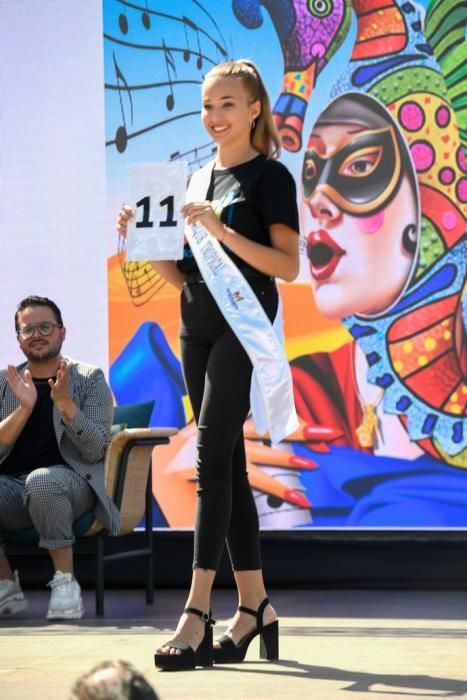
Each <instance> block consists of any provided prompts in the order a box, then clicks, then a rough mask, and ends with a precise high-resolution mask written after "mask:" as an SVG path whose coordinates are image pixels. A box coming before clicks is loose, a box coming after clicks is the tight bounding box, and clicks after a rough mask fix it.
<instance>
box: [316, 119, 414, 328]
mask: <svg viewBox="0 0 467 700" xmlns="http://www.w3.org/2000/svg"><path fill="white" fill-rule="evenodd" d="M332 156H335V157H334V158H331V157H332ZM393 161H394V162H393ZM397 164H399V166H400V155H399V154H398V146H397V143H396V141H395V137H394V131H393V128H392V127H389V128H388V129H381V130H377V129H376V130H375V129H373V130H372V129H370V128H368V127H365V126H363V125H361V124H348V123H346V124H339V123H336V124H322V125H317V126H316V127H315V129H314V130H313V133H312V135H311V137H310V140H309V142H308V147H307V151H306V154H305V159H304V167H303V174H302V185H303V199H304V202H305V204H306V209H307V214H306V225H307V230H308V231H309V232H308V234H307V254H308V258H309V266H310V273H311V284H312V287H313V291H314V295H315V299H316V303H317V306H318V308H319V310H320V312H321V313H322V314H323V315H324V316H327V317H329V318H344V317H345V316H349V315H351V314H364V315H374V314H379V313H381V312H382V311H384V310H385V309H387V308H388V307H390V306H391V305H392V304H393V303H394V302H395V301H396V300H397V298H398V297H399V295H400V294H401V292H402V291H403V289H404V287H405V285H406V282H407V280H408V278H409V276H410V271H411V268H412V265H413V260H414V256H413V253H409V252H407V250H406V248H405V247H404V246H403V243H402V240H403V232H404V229H407V227H409V226H410V229H408V230H409V231H410V236H411V240H413V238H414V236H415V234H416V231H417V228H418V221H417V211H418V210H417V200H416V193H415V192H414V191H413V187H412V185H411V182H410V180H409V177H408V175H407V174H403V175H402V177H401V179H400V183H399V184H398V185H397V182H396V180H397V177H396V176H395V175H394V173H395V171H396V165H397ZM391 188H393V189H396V190H397V191H396V194H395V196H394V197H392V199H391V197H390V192H391ZM388 193H389V195H388ZM385 198H387V199H388V203H387V204H386V203H385ZM375 210H376V212H375ZM406 235H408V234H407V233H406Z"/></svg>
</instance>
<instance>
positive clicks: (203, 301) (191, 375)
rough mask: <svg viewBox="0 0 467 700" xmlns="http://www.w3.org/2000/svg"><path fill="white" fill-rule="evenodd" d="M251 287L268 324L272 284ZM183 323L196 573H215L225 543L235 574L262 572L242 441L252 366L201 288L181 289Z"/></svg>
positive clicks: (262, 281)
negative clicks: (193, 450)
mask: <svg viewBox="0 0 467 700" xmlns="http://www.w3.org/2000/svg"><path fill="white" fill-rule="evenodd" d="M248 282H249V284H250V286H251V287H252V289H253V291H254V292H255V294H256V295H257V297H258V299H259V301H260V303H261V304H262V306H263V308H264V310H265V311H266V314H267V315H268V317H269V319H270V320H271V321H273V320H274V317H275V315H276V312H277V304H278V294H277V289H276V285H275V283H274V280H272V279H270V278H262V277H261V278H260V277H251V278H248ZM181 316H182V327H181V336H180V340H181V355H182V364H183V371H184V375H185V381H186V385H187V389H188V395H189V397H190V401H191V404H192V408H193V413H194V416H195V419H196V423H197V426H198V442H197V447H198V461H197V477H198V491H197V493H198V501H197V513H196V524H195V547H194V561H193V568H202V569H214V570H217V568H218V566H219V562H220V558H221V555H222V551H223V548H224V542H225V540H227V546H228V550H229V554H230V559H231V562H232V566H233V568H234V570H236V571H245V570H250V569H260V568H261V555H260V548H259V524H258V514H257V511H256V505H255V502H254V498H253V494H252V492H251V488H250V485H249V482H248V477H247V470H246V458H245V446H244V440H243V424H244V422H245V419H246V417H247V415H248V411H249V408H250V385H251V374H252V365H251V362H250V359H249V357H248V355H247V354H246V352H245V350H244V349H243V347H242V346H241V344H240V343H239V341H238V340H237V337H236V336H235V334H234V333H233V331H232V330H231V329H230V326H229V325H228V323H227V321H226V320H225V319H224V317H223V315H222V314H221V312H220V311H219V308H218V306H217V304H216V302H215V301H214V299H213V297H212V296H211V293H210V292H209V290H208V288H207V286H206V285H205V284H203V283H193V284H186V285H185V286H184V288H183V291H182V297H181Z"/></svg>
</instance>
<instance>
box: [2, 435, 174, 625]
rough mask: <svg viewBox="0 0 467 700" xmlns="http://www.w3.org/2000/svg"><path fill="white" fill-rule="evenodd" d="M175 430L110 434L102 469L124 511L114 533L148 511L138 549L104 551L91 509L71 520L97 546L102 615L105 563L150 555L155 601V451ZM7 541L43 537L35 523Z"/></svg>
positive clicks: (149, 596) (103, 533) (81, 538)
mask: <svg viewBox="0 0 467 700" xmlns="http://www.w3.org/2000/svg"><path fill="white" fill-rule="evenodd" d="M176 433H177V429H176V428H124V429H123V430H120V431H118V432H116V433H114V434H113V435H112V437H111V440H110V442H109V444H108V446H107V450H106V454H105V461H104V470H105V484H106V490H107V493H108V494H109V496H111V498H112V500H113V501H114V503H115V505H116V506H117V508H118V509H119V511H120V519H121V529H120V532H119V534H118V535H115V537H121V536H123V535H128V534H130V533H131V532H133V530H134V528H135V527H136V526H137V525H139V524H140V522H141V520H142V518H143V515H144V545H143V547H140V548H139V549H133V550H127V551H121V552H118V553H115V554H108V555H106V554H105V551H104V549H105V541H106V539H107V538H108V537H109V533H108V531H107V530H106V529H105V528H104V527H103V525H102V524H101V523H100V522H99V521H97V520H95V518H94V514H93V513H92V512H91V511H88V512H86V513H84V514H83V515H82V516H81V517H80V518H79V519H78V520H76V521H75V522H74V523H73V530H74V533H75V537H77V540H78V542H93V543H94V544H95V550H94V558H95V562H96V569H95V579H96V584H95V586H96V615H98V616H100V615H103V614H104V563H105V562H106V561H111V560H117V559H127V558H132V557H143V558H145V559H146V581H145V586H146V602H147V603H148V604H152V603H153V602H154V543H153V531H152V527H153V518H152V501H153V498H152V467H151V463H152V451H153V449H154V447H156V446H157V445H164V444H168V443H169V441H170V438H171V437H172V436H173V435H175V434H176ZM3 536H4V539H5V540H6V541H7V542H14V543H21V542H23V543H33V542H37V541H38V539H39V535H38V533H37V530H36V529H35V528H33V527H31V528H26V529H23V530H14V531H11V530H10V531H8V532H7V531H3Z"/></svg>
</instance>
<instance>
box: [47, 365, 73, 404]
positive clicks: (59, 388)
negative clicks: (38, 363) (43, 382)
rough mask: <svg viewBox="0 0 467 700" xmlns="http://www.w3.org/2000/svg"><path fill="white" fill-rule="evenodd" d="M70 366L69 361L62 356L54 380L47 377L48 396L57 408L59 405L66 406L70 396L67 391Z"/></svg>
mask: <svg viewBox="0 0 467 700" xmlns="http://www.w3.org/2000/svg"><path fill="white" fill-rule="evenodd" d="M71 367H72V364H71V362H67V360H64V359H63V358H62V359H61V360H60V362H59V365H58V369H57V376H56V377H55V380H54V379H49V386H50V396H51V399H52V401H53V402H54V404H55V405H56V406H57V408H58V409H59V410H61V407H64V406H66V404H67V402H68V401H70V398H71V397H70V392H69V387H70V370H71Z"/></svg>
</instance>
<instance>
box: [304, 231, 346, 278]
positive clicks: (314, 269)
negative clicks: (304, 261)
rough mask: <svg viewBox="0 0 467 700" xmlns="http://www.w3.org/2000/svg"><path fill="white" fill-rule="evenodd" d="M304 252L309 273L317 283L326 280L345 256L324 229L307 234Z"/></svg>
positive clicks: (343, 251)
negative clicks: (307, 261) (308, 262)
mask: <svg viewBox="0 0 467 700" xmlns="http://www.w3.org/2000/svg"><path fill="white" fill-rule="evenodd" d="M306 252H307V256H308V259H309V261H310V272H311V274H312V276H313V278H314V279H315V280H317V281H318V282H321V281H322V280H326V279H328V278H329V277H330V276H331V275H332V273H333V272H334V270H335V269H336V267H337V266H338V264H339V262H340V259H341V257H342V256H343V255H345V250H342V248H341V247H340V246H338V245H337V243H336V241H335V240H334V239H333V238H331V236H330V235H329V234H328V233H327V231H324V229H319V231H312V232H311V233H310V234H308V240H307V246H306Z"/></svg>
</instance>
